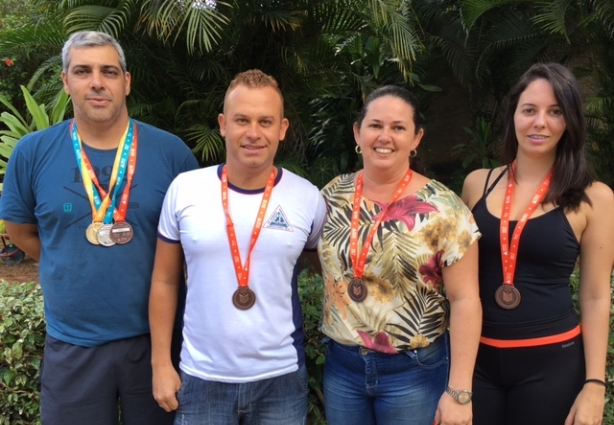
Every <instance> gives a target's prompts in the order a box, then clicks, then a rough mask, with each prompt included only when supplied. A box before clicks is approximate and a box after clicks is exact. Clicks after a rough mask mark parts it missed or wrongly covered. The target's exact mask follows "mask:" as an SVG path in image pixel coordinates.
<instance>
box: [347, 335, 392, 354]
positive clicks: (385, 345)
mask: <svg viewBox="0 0 614 425" xmlns="http://www.w3.org/2000/svg"><path fill="white" fill-rule="evenodd" d="M357 332H358V335H360V337H361V338H362V342H364V343H365V347H367V348H368V349H369V350H373V351H377V352H379V353H386V354H397V350H396V349H395V348H394V347H393V346H392V345H390V339H389V338H388V335H386V333H384V332H379V333H378V334H377V335H376V336H375V340H372V339H371V337H370V336H369V335H367V334H366V333H365V332H363V331H357Z"/></svg>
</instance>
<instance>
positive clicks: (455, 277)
mask: <svg viewBox="0 0 614 425" xmlns="http://www.w3.org/2000/svg"><path fill="white" fill-rule="evenodd" d="M442 275H443V281H444V285H445V288H446V294H447V296H448V299H449V300H450V347H451V356H450V379H449V386H450V388H452V389H455V390H469V391H471V388H472V379H473V368H474V366H475V359H476V356H477V352H478V345H479V343H480V334H481V330H482V304H481V302H480V293H479V289H478V244H477V242H474V243H473V244H471V246H470V248H469V250H468V251H467V252H466V253H465V255H464V256H463V258H461V259H460V260H459V261H457V262H456V263H454V264H453V265H451V266H449V267H444V268H443V269H442ZM471 421H472V405H471V403H469V404H466V405H461V404H459V403H457V402H456V401H455V400H454V399H453V398H452V397H451V396H450V395H448V394H447V393H444V394H443V395H442V396H441V399H440V400H439V405H438V407H437V416H436V422H437V423H441V424H442V425H446V424H455V425H456V424H471Z"/></svg>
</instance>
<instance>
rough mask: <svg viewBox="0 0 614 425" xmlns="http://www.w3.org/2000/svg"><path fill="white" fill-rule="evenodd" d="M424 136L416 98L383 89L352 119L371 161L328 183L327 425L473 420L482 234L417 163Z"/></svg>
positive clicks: (323, 252)
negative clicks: (414, 164) (413, 167)
mask: <svg viewBox="0 0 614 425" xmlns="http://www.w3.org/2000/svg"><path fill="white" fill-rule="evenodd" d="M423 135H424V129H423V128H422V124H421V122H420V111H419V109H418V102H417V100H416V98H415V97H414V96H413V95H412V94H411V93H410V92H408V91H407V90H405V89H403V88H400V87H396V86H385V87H381V88H379V89H378V90H376V91H374V92H373V93H372V94H371V95H370V96H369V97H368V98H367V99H366V101H365V105H364V107H363V110H362V112H361V115H360V117H359V119H358V121H357V122H356V123H355V125H354V137H355V139H356V144H357V146H356V152H357V153H359V154H361V155H362V159H363V164H364V168H363V169H362V170H360V171H358V172H356V173H353V174H347V175H341V176H338V177H336V178H335V179H333V180H332V181H331V182H330V183H329V184H328V185H327V186H326V187H325V188H324V189H323V190H322V194H323V195H324V197H325V199H326V201H327V205H328V220H327V224H326V226H325V228H324V233H323V235H322V239H321V241H320V245H319V247H318V252H319V255H320V261H321V263H322V267H323V276H324V283H325V285H324V286H325V288H324V300H323V309H324V314H323V319H322V323H321V330H322V332H324V334H325V335H326V336H327V337H328V340H329V342H328V345H327V355H326V364H325V367H324V397H325V408H326V416H327V420H328V423H329V424H330V425H345V424H348V425H357V424H358V425H362V424H364V425H370V424H377V425H387V424H389V425H403V424H416V425H431V424H433V423H436V424H446V425H447V424H470V423H471V417H472V411H471V410H472V409H471V378H472V373H473V367H474V361H475V357H476V352H477V347H478V341H479V336H480V323H481V312H482V310H481V304H480V300H479V295H478V274H477V261H478V257H477V244H476V243H475V242H476V241H477V239H478V238H479V235H480V234H479V232H478V229H477V227H476V225H475V222H474V221H473V217H472V215H471V213H470V212H469V210H468V209H467V207H466V206H465V205H464V204H463V203H462V201H461V200H460V199H459V198H458V197H457V196H456V195H455V194H454V193H453V192H452V191H450V190H449V189H447V188H446V187H445V186H443V185H442V184H441V183H438V182H436V181H434V180H431V179H429V178H427V177H425V176H424V175H421V174H419V173H418V172H416V171H413V170H411V169H410V162H411V159H412V158H413V157H414V156H415V155H416V149H417V148H418V145H419V144H420V141H421V139H422V136H423ZM448 328H449V330H450V332H449V335H448Z"/></svg>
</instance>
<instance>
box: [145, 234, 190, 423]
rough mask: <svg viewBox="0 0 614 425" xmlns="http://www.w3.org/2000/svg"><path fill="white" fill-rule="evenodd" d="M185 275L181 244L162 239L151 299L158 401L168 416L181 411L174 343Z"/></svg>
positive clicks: (152, 359)
mask: <svg viewBox="0 0 614 425" xmlns="http://www.w3.org/2000/svg"><path fill="white" fill-rule="evenodd" d="M182 273H183V250H182V247H181V244H172V243H168V242H164V241H162V240H160V239H158V243H157V245H156V257H155V262H154V270H153V274H152V278H151V292H150V295H149V326H150V328H151V365H152V368H153V394H154V398H155V399H156V401H157V402H158V403H159V404H160V406H161V407H162V408H163V409H164V410H166V411H167V412H170V411H171V410H176V409H177V408H178V407H179V403H178V401H177V398H176V397H175V394H176V393H177V391H178V390H179V387H180V386H181V380H180V378H179V374H178V373H177V371H176V370H175V368H174V366H173V362H172V360H171V342H172V338H173V326H174V323H175V314H176V312H177V300H178V292H179V284H180V282H181V274H182Z"/></svg>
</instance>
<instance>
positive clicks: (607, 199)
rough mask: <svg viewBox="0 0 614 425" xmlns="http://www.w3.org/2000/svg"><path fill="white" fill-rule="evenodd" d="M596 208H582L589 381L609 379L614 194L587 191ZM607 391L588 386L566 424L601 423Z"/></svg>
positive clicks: (602, 189)
mask: <svg viewBox="0 0 614 425" xmlns="http://www.w3.org/2000/svg"><path fill="white" fill-rule="evenodd" d="M587 194H588V195H589V197H590V199H591V202H592V204H593V205H592V207H591V206H588V205H586V204H583V205H582V210H583V211H585V214H586V227H585V229H584V232H583V233H582V236H581V240H580V289H579V300H580V314H581V317H582V341H583V344H584V357H585V361H586V378H587V379H600V380H605V368H606V353H607V347H608V337H609V332H610V329H609V326H610V323H609V318H610V299H611V298H610V297H611V293H610V276H611V275H610V273H611V271H612V261H613V260H614V243H613V241H614V221H612V217H614V195H613V194H612V191H611V190H610V189H609V188H608V187H607V186H606V185H604V184H601V183H594V184H593V185H592V186H591V187H590V188H589V189H587ZM604 397H605V388H604V387H603V386H601V385H598V384H594V383H593V384H586V385H584V387H583V388H582V391H581V392H580V394H578V396H577V398H576V401H575V403H574V405H573V407H572V409H571V412H570V414H569V416H568V418H567V421H566V422H565V424H566V425H569V424H574V425H579V424H598V423H601V420H602V417H603V409H604Z"/></svg>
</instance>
